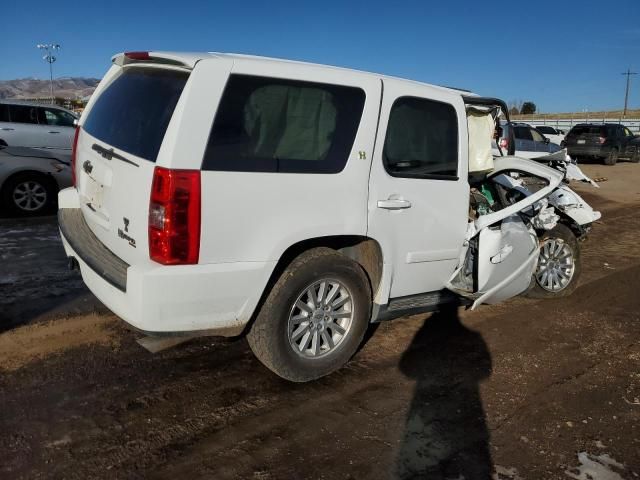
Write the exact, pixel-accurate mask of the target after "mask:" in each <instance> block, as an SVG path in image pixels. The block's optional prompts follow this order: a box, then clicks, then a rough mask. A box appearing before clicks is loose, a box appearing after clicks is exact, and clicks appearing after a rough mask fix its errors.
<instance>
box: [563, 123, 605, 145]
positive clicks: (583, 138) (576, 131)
mask: <svg viewBox="0 0 640 480" xmlns="http://www.w3.org/2000/svg"><path fill="white" fill-rule="evenodd" d="M606 138H607V128H606V127H604V126H601V125H585V126H576V127H574V128H573V129H572V130H571V132H569V134H568V135H567V138H566V139H565V142H566V144H567V145H575V146H593V145H601V144H602V143H604V142H605V140H606Z"/></svg>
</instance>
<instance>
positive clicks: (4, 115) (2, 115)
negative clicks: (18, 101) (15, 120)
mask: <svg viewBox="0 0 640 480" xmlns="http://www.w3.org/2000/svg"><path fill="white" fill-rule="evenodd" d="M8 121H9V105H6V104H1V103H0V122H8Z"/></svg>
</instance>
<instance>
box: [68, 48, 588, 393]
mask: <svg viewBox="0 0 640 480" xmlns="http://www.w3.org/2000/svg"><path fill="white" fill-rule="evenodd" d="M500 111H502V112H507V106H506V105H505V103H504V102H502V101H501V100H497V99H492V98H483V97H479V96H476V95H474V94H471V93H469V92H465V91H460V90H454V89H448V88H442V87H436V86H432V85H427V84H420V83H417V82H412V81H407V80H402V79H397V78H388V77H384V76H381V75H377V74H371V73H365V72H358V71H352V70H347V69H341V68H335V67H328V66H322V65H313V64H307V63H299V62H289V61H284V60H275V59H268V58H261V57H250V56H244V55H227V54H208V53H203V54H181V53H169V52H131V53H125V54H119V55H116V56H115V57H114V58H113V65H112V67H111V68H110V70H109V71H108V72H107V74H106V76H105V78H104V81H103V82H101V83H100V85H99V86H98V88H97V89H96V91H95V93H94V94H93V96H92V97H91V100H90V102H89V104H88V105H87V108H86V110H85V112H84V113H83V116H82V118H81V120H80V125H79V128H78V130H77V132H76V136H75V139H74V150H73V154H72V169H73V172H74V175H75V186H74V188H68V189H65V190H63V191H61V192H60V194H59V208H60V209H59V212H58V220H59V224H60V231H61V234H62V240H63V245H64V249H65V252H66V254H67V256H69V257H71V260H70V264H72V265H73V264H74V263H75V264H76V265H77V266H79V269H80V272H81V274H82V278H83V280H84V281H85V283H86V284H87V285H88V287H89V288H90V289H91V291H92V292H93V293H94V294H95V295H96V296H97V297H98V298H99V299H100V300H101V301H102V302H103V303H104V304H105V305H107V306H108V307H109V308H111V309H112V310H113V311H114V312H115V313H116V314H117V315H119V316H120V317H121V318H123V319H124V320H125V321H126V322H128V323H129V324H130V325H132V326H133V327H134V328H135V329H137V330H138V331H141V332H143V333H144V334H145V335H147V338H146V339H145V340H146V342H145V343H146V345H147V346H148V347H149V345H152V344H153V338H154V336H155V337H158V338H160V339H164V338H166V337H167V336H182V337H186V338H189V337H190V336H199V335H223V336H237V335H241V334H246V335H247V339H248V342H249V345H250V346H251V349H252V350H253V352H254V353H255V354H256V356H257V357H258V358H259V359H260V361H261V362H262V363H263V364H264V365H266V366H267V367H268V368H270V369H271V370H272V371H274V372H275V373H277V374H278V375H280V376H282V377H283V378H286V379H289V380H292V381H308V380H312V379H315V378H318V377H321V376H323V375H326V374H328V373H330V372H332V371H333V370H335V369H337V368H339V367H340V366H342V365H343V364H344V363H345V362H347V361H348V359H349V358H350V357H351V356H352V355H353V354H354V353H355V351H356V350H357V348H358V347H359V345H360V344H361V342H362V340H363V337H364V334H365V331H366V329H367V328H368V326H369V324H370V323H371V322H378V321H381V320H385V319H390V318H395V317H398V316H402V315H404V314H407V313H418V312H426V311H433V310H434V309H437V308H439V307H440V306H442V305H445V304H448V303H465V304H468V305H471V307H472V308H475V307H476V306H478V305H480V304H483V303H497V302H500V301H503V300H506V299H508V298H510V297H513V296H515V295H518V294H521V293H523V292H525V291H528V289H529V288H532V291H533V292H534V293H535V292H537V293H538V294H541V295H545V296H562V295H567V294H568V293H570V292H571V291H572V290H573V289H574V288H575V285H576V282H577V279H578V277H579V274H580V253H579V245H578V242H577V241H576V237H577V236H580V235H583V234H584V233H585V232H586V231H588V228H589V227H590V224H591V223H592V222H593V221H594V220H595V219H597V218H599V216H600V215H599V213H598V212H594V211H593V210H591V209H590V208H589V207H588V205H587V204H586V203H585V202H583V201H581V199H579V197H578V196H577V195H574V194H573V192H571V190H570V189H569V188H568V187H565V186H563V185H562V180H563V178H564V174H563V173H562V172H559V171H557V170H554V169H552V168H549V167H548V166H545V165H543V164H541V163H536V162H532V161H529V160H526V159H521V158H517V157H512V156H505V157H501V158H498V159H495V160H494V158H493V156H492V154H491V139H492V137H493V133H494V130H495V125H496V123H495V118H496V117H497V116H498V113H499V112H500ZM559 188H566V190H564V191H563V192H564V193H562V192H561V194H560V193H557V192H559ZM554 194H555V197H557V198H556V199H555V200H554V199H553V198H552V197H553V196H554ZM572 195H573V196H572ZM554 202H555V204H557V205H558V206H557V207H555V206H554ZM575 218H580V220H575ZM541 243H542V244H543V245H546V247H544V248H543V250H542V252H543V253H541V250H540V244H541ZM539 259H540V260H539ZM171 343H175V341H174V340H173V339H172V342H171ZM158 345H159V344H156V346H155V347H157V348H154V349H155V350H157V349H159V348H162V347H158Z"/></svg>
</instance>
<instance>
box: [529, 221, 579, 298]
mask: <svg viewBox="0 0 640 480" xmlns="http://www.w3.org/2000/svg"><path fill="white" fill-rule="evenodd" d="M581 270H582V267H581V261H580V246H579V245H578V240H577V239H576V236H575V235H574V234H573V232H572V231H571V229H570V228H569V227H567V226H565V225H562V224H558V225H556V226H555V227H554V228H552V229H551V230H548V231H546V232H545V233H544V235H543V236H542V238H541V239H540V256H539V257H538V266H537V268H536V271H535V272H534V274H533V278H532V279H531V285H530V287H529V290H528V292H527V296H529V297H533V298H554V297H565V296H567V295H570V294H571V293H572V292H573V291H574V290H575V289H576V288H577V287H578V279H579V278H580V272H581Z"/></svg>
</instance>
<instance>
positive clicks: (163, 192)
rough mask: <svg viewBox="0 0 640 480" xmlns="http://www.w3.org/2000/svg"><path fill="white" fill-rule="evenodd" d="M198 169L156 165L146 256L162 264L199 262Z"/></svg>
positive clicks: (152, 186)
mask: <svg viewBox="0 0 640 480" xmlns="http://www.w3.org/2000/svg"><path fill="white" fill-rule="evenodd" d="M199 255H200V170H171V169H168V168H162V167H155V169H154V171H153V183H152V185H151V202H150V204H149V256H150V257H151V259H152V260H154V261H156V262H158V263H162V264H163V265H186V264H194V263H198V257H199Z"/></svg>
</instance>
